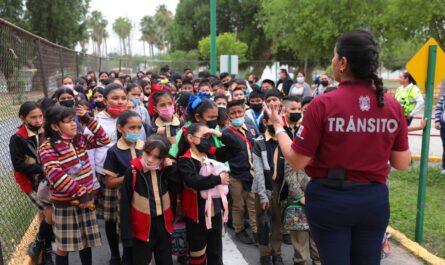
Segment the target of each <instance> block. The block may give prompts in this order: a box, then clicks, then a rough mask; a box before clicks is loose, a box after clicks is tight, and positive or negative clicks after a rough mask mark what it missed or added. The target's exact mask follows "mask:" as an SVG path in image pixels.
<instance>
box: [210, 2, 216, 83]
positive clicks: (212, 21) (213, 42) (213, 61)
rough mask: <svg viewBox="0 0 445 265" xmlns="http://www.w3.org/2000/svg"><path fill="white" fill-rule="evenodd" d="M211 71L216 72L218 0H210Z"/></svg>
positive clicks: (213, 73)
mask: <svg viewBox="0 0 445 265" xmlns="http://www.w3.org/2000/svg"><path fill="white" fill-rule="evenodd" d="M210 72H211V73H212V75H215V74H216V0H210Z"/></svg>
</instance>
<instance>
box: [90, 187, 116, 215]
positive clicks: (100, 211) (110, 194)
mask: <svg viewBox="0 0 445 265" xmlns="http://www.w3.org/2000/svg"><path fill="white" fill-rule="evenodd" d="M120 198H121V196H120V191H119V188H116V189H111V188H107V187H105V185H102V184H101V188H100V192H99V196H98V197H97V205H96V212H97V218H99V219H103V220H105V221H113V222H119V219H120V218H119V205H120Z"/></svg>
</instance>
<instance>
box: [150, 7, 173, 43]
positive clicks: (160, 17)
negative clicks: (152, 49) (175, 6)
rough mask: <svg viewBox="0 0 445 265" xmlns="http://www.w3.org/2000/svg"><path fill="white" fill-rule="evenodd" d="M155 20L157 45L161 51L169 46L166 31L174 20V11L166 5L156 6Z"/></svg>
mask: <svg viewBox="0 0 445 265" xmlns="http://www.w3.org/2000/svg"><path fill="white" fill-rule="evenodd" d="M153 18H154V22H155V24H156V26H157V34H158V36H157V38H156V39H157V42H156V47H157V48H158V49H160V50H161V51H162V50H164V49H165V48H167V45H166V44H167V43H166V42H167V39H166V32H167V26H168V25H169V24H170V23H171V22H172V20H173V13H172V12H170V11H169V10H168V9H167V7H166V6H165V5H159V6H158V7H157V8H156V13H155V15H154V16H153Z"/></svg>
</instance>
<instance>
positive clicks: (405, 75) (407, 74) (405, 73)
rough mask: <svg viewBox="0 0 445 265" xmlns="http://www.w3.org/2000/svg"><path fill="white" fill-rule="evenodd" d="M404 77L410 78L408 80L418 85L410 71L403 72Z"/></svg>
mask: <svg viewBox="0 0 445 265" xmlns="http://www.w3.org/2000/svg"><path fill="white" fill-rule="evenodd" d="M402 75H403V77H405V78H408V82H410V83H412V84H414V85H416V84H417V83H416V80H414V78H413V77H412V76H411V74H410V73H409V72H408V71H405V72H403V74H402Z"/></svg>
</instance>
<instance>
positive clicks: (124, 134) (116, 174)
mask: <svg viewBox="0 0 445 265" xmlns="http://www.w3.org/2000/svg"><path fill="white" fill-rule="evenodd" d="M141 129H142V120H141V117H140V116H139V114H137V113H136V112H134V111H131V110H126V111H124V112H122V113H121V114H120V115H119V117H118V119H117V130H118V132H119V133H120V135H121V137H120V138H119V140H118V141H117V143H116V144H115V145H113V146H112V147H111V148H110V149H108V151H107V156H106V159H105V163H104V166H103V171H102V172H103V173H104V174H105V181H104V184H105V186H106V187H107V188H108V189H110V190H112V191H113V193H114V195H115V197H114V198H113V200H110V201H109V202H108V203H109V206H110V208H109V212H108V214H110V215H111V216H116V217H117V218H116V220H115V221H116V222H117V223H119V210H120V209H119V199H120V192H119V188H120V186H122V183H123V182H124V174H125V171H126V170H127V168H128V167H130V161H131V160H133V159H135V158H136V157H139V156H140V155H141V152H142V147H143V146H144V142H143V141H141V140H140V138H141ZM107 236H108V234H107ZM108 240H113V242H111V243H110V244H113V245H118V244H119V242H118V238H117V237H115V236H114V235H113V236H110V237H108ZM130 253H131V249H127V248H124V253H123V257H122V260H123V261H128V259H129V257H128V256H129V255H130ZM113 258H114V257H113ZM117 258H119V259H120V257H117V256H115V259H117Z"/></svg>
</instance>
